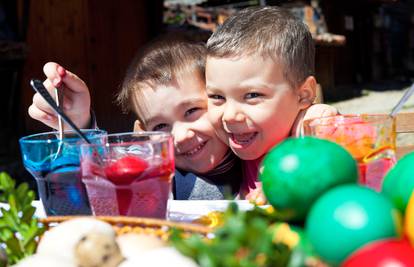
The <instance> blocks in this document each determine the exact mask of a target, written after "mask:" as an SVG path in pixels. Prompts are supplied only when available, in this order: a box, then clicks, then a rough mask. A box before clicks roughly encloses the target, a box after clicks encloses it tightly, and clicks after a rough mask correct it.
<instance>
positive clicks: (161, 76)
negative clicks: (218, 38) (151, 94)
mask: <svg viewBox="0 0 414 267" xmlns="http://www.w3.org/2000/svg"><path fill="white" fill-rule="evenodd" d="M205 57H206V49H205V46H204V45H203V44H198V43H193V42H190V41H188V40H185V39H181V38H180V39H171V38H170V37H168V38H162V39H158V40H156V41H155V42H152V43H151V44H150V45H149V46H147V48H145V49H144V50H143V51H141V52H140V53H138V54H137V55H136V56H135V58H134V59H133V60H132V63H131V64H130V66H129V68H128V70H127V72H126V76H125V78H124V81H123V83H122V87H121V90H120V92H119V93H118V95H117V102H118V104H120V105H121V107H122V108H123V110H124V111H126V112H127V111H130V110H132V111H133V112H134V113H136V115H137V116H138V120H140V121H141V123H144V122H143V121H142V120H141V118H140V115H139V114H140V111H141V112H142V110H141V107H142V106H145V104H144V103H141V102H142V101H144V100H143V98H142V97H140V96H142V95H141V94H140V91H141V90H142V88H144V87H150V88H155V87H157V86H160V85H169V84H171V83H173V82H174V81H175V79H176V77H177V76H178V75H180V74H182V73H185V72H195V74H196V75H199V77H200V79H202V80H203V81H204V80H205ZM193 75H194V74H193ZM141 100H142V101H141Z"/></svg>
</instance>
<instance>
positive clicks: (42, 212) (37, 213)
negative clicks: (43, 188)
mask: <svg viewBox="0 0 414 267" xmlns="http://www.w3.org/2000/svg"><path fill="white" fill-rule="evenodd" d="M32 205H33V206H34V207H35V208H36V211H35V214H34V216H35V217H37V218H45V217H46V213H45V210H44V209H43V205H42V202H41V201H40V200H35V201H33V202H32ZM0 208H5V209H7V210H8V209H9V205H8V204H4V203H0ZM0 215H1V211H0Z"/></svg>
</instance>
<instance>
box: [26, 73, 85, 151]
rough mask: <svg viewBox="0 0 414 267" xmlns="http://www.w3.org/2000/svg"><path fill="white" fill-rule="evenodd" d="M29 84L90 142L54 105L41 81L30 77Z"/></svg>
mask: <svg viewBox="0 0 414 267" xmlns="http://www.w3.org/2000/svg"><path fill="white" fill-rule="evenodd" d="M30 85H31V86H32V88H33V89H34V90H35V91H36V92H38V93H39V94H40V95H41V96H42V97H43V98H44V99H45V100H46V102H47V103H48V104H49V105H50V106H51V107H52V108H53V110H54V111H56V113H57V114H59V115H60V116H61V117H62V119H63V120H64V121H65V122H66V123H67V124H69V126H70V127H71V128H72V129H73V130H74V131H75V132H76V133H77V134H78V135H79V136H80V137H81V138H82V139H83V140H85V142H86V143H88V144H90V143H91V142H90V141H89V140H88V138H86V136H85V135H84V134H83V133H82V132H81V131H80V130H79V128H78V127H77V126H76V125H75V123H73V121H72V120H71V119H69V117H68V116H66V114H65V113H64V112H63V111H62V109H60V107H58V106H57V105H56V102H55V100H54V99H53V98H52V96H51V95H50V94H49V92H48V91H47V89H46V88H45V87H44V86H43V83H42V82H41V81H39V80H35V79H32V80H30Z"/></svg>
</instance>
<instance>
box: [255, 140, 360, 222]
mask: <svg viewBox="0 0 414 267" xmlns="http://www.w3.org/2000/svg"><path fill="white" fill-rule="evenodd" d="M259 177H260V180H261V181H262V182H263V191H264V193H265V195H266V198H267V199H268V201H269V203H270V204H272V205H273V206H274V207H275V209H276V210H277V212H278V213H279V214H280V215H281V216H282V217H283V218H284V219H285V220H301V219H304V218H305V216H306V214H307V212H308V210H309V208H310V206H311V205H312V203H313V202H314V201H315V200H316V199H317V198H318V197H319V196H320V195H321V194H322V193H324V192H325V191H326V190H328V189H329V188H331V187H334V186H336V185H340V184H345V183H356V181H357V177H358V171H357V165H356V162H355V160H354V159H353V158H352V156H351V155H350V154H349V153H348V152H347V151H346V150H345V149H344V148H342V147H341V146H340V145H338V144H336V143H333V142H330V141H327V140H322V139H318V138H314V137H309V136H307V137H303V138H296V139H294V138H291V139H287V140H286V141H284V142H282V143H281V144H279V145H277V146H276V147H274V148H273V149H272V150H271V151H270V152H269V153H268V154H267V155H266V157H265V158H264V160H263V162H262V166H261V168H260V173H259Z"/></svg>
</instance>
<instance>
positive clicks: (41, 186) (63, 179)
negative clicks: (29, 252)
mask: <svg viewBox="0 0 414 267" xmlns="http://www.w3.org/2000/svg"><path fill="white" fill-rule="evenodd" d="M52 159H53V157H52ZM25 165H26V167H27V169H28V170H29V171H30V172H31V173H32V175H33V176H34V177H36V182H37V186H38V190H39V196H40V198H41V200H42V202H43V206H44V208H45V211H46V214H47V215H48V216H53V215H91V214H92V211H91V208H90V205H89V200H88V196H87V193H86V189H85V185H84V184H83V183H82V180H81V173H80V167H79V159H78V155H76V156H74V155H69V156H61V157H59V158H57V159H53V160H46V161H44V162H40V163H39V162H38V163H33V162H30V161H27V160H26V161H25Z"/></svg>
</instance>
